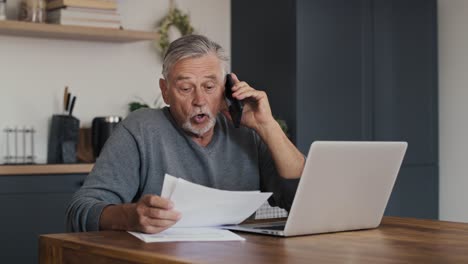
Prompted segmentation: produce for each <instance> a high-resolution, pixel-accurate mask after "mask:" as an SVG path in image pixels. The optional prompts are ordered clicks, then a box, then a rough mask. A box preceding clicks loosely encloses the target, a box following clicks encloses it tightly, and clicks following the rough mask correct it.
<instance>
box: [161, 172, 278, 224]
mask: <svg viewBox="0 0 468 264" xmlns="http://www.w3.org/2000/svg"><path fill="white" fill-rule="evenodd" d="M166 181H167V182H166ZM171 190H172V192H171ZM162 194H163V195H162V196H163V197H165V198H168V199H170V200H171V201H172V202H173V203H174V205H175V208H174V209H175V210H177V211H179V212H180V213H181V214H182V218H181V219H180V220H179V221H178V222H177V223H176V224H175V225H174V226H173V228H174V227H213V226H220V225H234V224H239V223H241V222H242V221H244V220H245V219H247V217H249V216H251V215H252V214H253V213H255V211H256V210H257V209H258V208H259V207H260V206H261V205H262V204H263V203H265V201H266V200H267V199H268V198H269V197H270V196H271V194H272V193H261V192H258V191H223V190H218V189H213V188H208V187H205V186H202V185H199V184H194V183H191V182H188V181H186V180H183V179H180V178H179V179H177V178H175V177H173V176H171V175H168V174H166V175H165V178H164V184H163V190H162Z"/></svg>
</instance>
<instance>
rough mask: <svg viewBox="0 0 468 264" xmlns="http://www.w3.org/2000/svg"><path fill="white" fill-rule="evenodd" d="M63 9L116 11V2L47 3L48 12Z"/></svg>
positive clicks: (69, 0) (66, 0) (74, 0)
mask: <svg viewBox="0 0 468 264" xmlns="http://www.w3.org/2000/svg"><path fill="white" fill-rule="evenodd" d="M62 7H82V8H96V9H104V10H116V9H117V1H116V0H49V1H47V10H52V9H57V8H62Z"/></svg>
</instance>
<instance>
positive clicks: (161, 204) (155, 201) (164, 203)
mask: <svg viewBox="0 0 468 264" xmlns="http://www.w3.org/2000/svg"><path fill="white" fill-rule="evenodd" d="M145 204H146V205H147V206H149V207H155V208H161V209H172V208H173V207H174V204H173V203H172V202H171V201H170V200H168V199H165V198H162V197H160V196H157V195H148V196H146V197H145Z"/></svg>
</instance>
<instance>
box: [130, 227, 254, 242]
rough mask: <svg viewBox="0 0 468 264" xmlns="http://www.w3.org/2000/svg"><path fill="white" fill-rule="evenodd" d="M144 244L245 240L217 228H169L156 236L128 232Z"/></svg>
mask: <svg viewBox="0 0 468 264" xmlns="http://www.w3.org/2000/svg"><path fill="white" fill-rule="evenodd" d="M128 233H130V234H132V235H134V236H136V237H137V238H139V239H141V240H143V241H144V242H147V243H150V242H175V241H244V240H245V238H243V237H241V236H238V235H236V234H234V233H233V232H231V231H228V230H222V229H217V228H209V227H202V228H169V229H167V230H165V231H163V232H161V233H158V234H143V233H137V232H128Z"/></svg>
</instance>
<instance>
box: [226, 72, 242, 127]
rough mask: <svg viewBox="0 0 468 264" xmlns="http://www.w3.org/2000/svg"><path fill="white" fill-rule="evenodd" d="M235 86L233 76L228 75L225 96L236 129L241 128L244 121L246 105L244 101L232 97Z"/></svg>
mask: <svg viewBox="0 0 468 264" xmlns="http://www.w3.org/2000/svg"><path fill="white" fill-rule="evenodd" d="M233 86H234V81H233V80H232V77H231V74H227V75H226V84H225V89H224V94H225V97H226V103H227V105H228V107H229V114H231V118H232V122H233V123H234V127H240V123H241V120H242V110H243V109H244V104H243V103H242V101H240V100H237V99H235V98H234V97H232V87H233Z"/></svg>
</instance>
